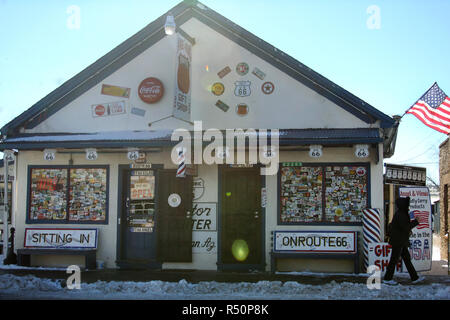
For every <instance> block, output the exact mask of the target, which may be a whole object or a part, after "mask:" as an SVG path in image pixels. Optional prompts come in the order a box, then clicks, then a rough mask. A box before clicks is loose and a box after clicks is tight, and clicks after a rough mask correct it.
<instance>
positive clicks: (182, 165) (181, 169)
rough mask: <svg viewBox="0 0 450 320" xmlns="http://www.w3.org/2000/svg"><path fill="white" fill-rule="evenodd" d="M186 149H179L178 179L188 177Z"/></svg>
mask: <svg viewBox="0 0 450 320" xmlns="http://www.w3.org/2000/svg"><path fill="white" fill-rule="evenodd" d="M185 154H186V152H185V148H178V170H177V178H184V177H185V176H186V156H185Z"/></svg>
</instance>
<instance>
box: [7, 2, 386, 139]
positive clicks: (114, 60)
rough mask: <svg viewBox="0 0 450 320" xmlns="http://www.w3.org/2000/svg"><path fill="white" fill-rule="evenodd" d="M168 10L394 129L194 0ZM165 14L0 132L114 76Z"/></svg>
mask: <svg viewBox="0 0 450 320" xmlns="http://www.w3.org/2000/svg"><path fill="white" fill-rule="evenodd" d="M169 12H170V13H171V14H172V15H173V16H174V17H175V21H176V24H177V25H182V24H183V23H184V22H186V21H187V20H189V19H190V18H192V17H194V18H196V19H198V20H200V21H201V22H203V23H204V24H206V25H208V26H209V27H211V28H212V29H213V30H215V31H216V32H218V33H220V34H222V35H223V36H225V37H227V38H228V39H230V40H232V41H234V42H235V43H237V44H238V45H240V46H242V47H244V48H245V49H247V50H248V51H250V52H251V53H253V54H255V55H256V56H258V57H259V58H261V59H263V60H264V61H266V62H268V63H270V64H271V65H273V66H274V67H276V68H278V69H280V70H281V71H283V72H284V73H286V74H288V75H289V76H291V77H292V78H294V79H296V80H298V81H299V82H301V83H302V84H304V85H305V86H307V87H309V88H310V89H312V90H314V91H316V92H317V93H319V94H321V95H322V96H324V97H326V98H327V99H329V100H330V101H332V102H334V103H335V104H337V105H338V106H340V107H342V108H343V109H345V110H347V111H348V112H350V113H351V114H353V115H354V116H356V117H357V118H359V119H361V120H362V121H364V122H366V123H375V122H376V121H378V120H379V121H380V125H381V127H382V128H391V127H393V125H394V123H395V121H394V119H392V118H391V117H389V116H388V115H386V114H384V113H382V112H381V111H379V110H377V109H376V108H374V107H373V106H371V105H370V104H368V103H366V102H364V101H363V100H361V99H360V98H358V97H356V96H355V95H353V94H351V93H350V92H348V91H347V90H345V89H343V88H341V87H340V86H338V85H336V84H335V83H333V82H332V81H330V80H328V79H327V78H325V77H323V76H322V75H320V74H318V73H317V72H315V71H313V70H312V69H310V68H308V67H307V66H305V65H304V64H302V63H301V62H299V61H297V60H296V59H294V58H292V57H291V56H289V55H287V54H286V53H284V52H283V51H281V50H279V49H277V48H275V47H273V46H272V45H270V44H269V43H267V42H265V41H264V40H262V39H260V38H258V37H257V36H255V35H253V34H251V33H250V32H248V31H246V30H245V29H243V28H241V27H240V26H238V25H237V24H235V23H233V22H232V21H230V20H228V19H227V18H225V17H223V16H221V15H220V14H218V13H217V12H215V11H214V10H211V9H209V8H208V7H206V6H204V5H203V4H201V3H200V2H198V1H196V0H185V1H183V2H181V3H179V4H178V5H176V6H175V7H174V8H172V9H171V10H169ZM169 12H166V13H164V14H163V15H162V16H160V17H159V18H158V19H156V20H155V21H153V22H152V23H150V24H149V25H147V26H146V27H145V28H143V29H142V30H141V31H139V32H138V33H136V34H135V35H133V36H132V37H131V38H129V39H127V40H126V41H124V42H123V43H122V44H120V45H119V46H117V47H116V48H114V49H113V50H111V51H110V52H109V53H107V54H106V55H104V56H103V57H102V58H100V59H99V60H97V61H96V62H94V63H93V64H92V65H90V66H89V67H87V68H86V69H84V70H83V71H81V72H80V73H78V74H77V75H75V76H74V77H72V78H71V79H69V80H68V81H66V82H65V83H63V84H62V85H61V86H60V87H58V88H57V89H55V90H54V91H53V92H51V93H50V94H48V95H47V96H45V97H44V98H42V99H41V100H40V101H38V102H37V103H36V104H34V105H33V106H32V107H31V108H29V109H28V110H26V111H25V112H23V113H22V114H20V115H19V116H18V117H16V118H15V119H13V120H12V121H10V122H9V123H8V124H6V125H5V126H4V127H3V128H1V133H2V135H15V134H17V133H18V130H19V128H20V127H25V128H26V129H32V128H34V127H36V126H37V125H38V124H39V123H41V122H42V121H44V120H45V119H47V118H48V117H49V116H51V115H52V114H54V113H55V112H57V111H58V110H60V109H61V108H63V107H64V106H66V105H67V104H68V103H70V102H71V101H73V100H74V99H76V98H77V97H79V96H80V95H81V94H83V93H84V92H86V91H87V90H89V89H90V88H92V87H93V86H95V85H97V84H98V83H100V82H101V81H102V80H104V79H105V78H106V77H108V76H109V75H111V74H112V73H113V72H115V71H116V70H118V69H119V68H121V67H122V66H124V65H125V64H126V63H128V62H129V61H131V60H132V59H134V58H135V57H136V56H138V55H139V54H141V53H142V52H144V51H145V50H146V49H148V48H149V47H151V46H152V45H153V44H155V43H156V42H158V41H159V40H161V39H162V38H163V37H165V36H166V35H165V32H164V23H165V18H166V16H167V14H168V13H169Z"/></svg>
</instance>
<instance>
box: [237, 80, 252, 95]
mask: <svg viewBox="0 0 450 320" xmlns="http://www.w3.org/2000/svg"><path fill="white" fill-rule="evenodd" d="M251 84H252V83H251V82H250V81H236V82H235V83H234V85H235V86H236V88H235V89H234V95H235V96H236V97H248V96H249V95H250V94H251V93H252V91H251V90H250V85H251Z"/></svg>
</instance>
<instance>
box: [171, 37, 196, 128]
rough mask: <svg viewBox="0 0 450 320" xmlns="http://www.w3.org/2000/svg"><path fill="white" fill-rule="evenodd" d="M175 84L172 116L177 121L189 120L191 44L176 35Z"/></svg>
mask: <svg viewBox="0 0 450 320" xmlns="http://www.w3.org/2000/svg"><path fill="white" fill-rule="evenodd" d="M177 36H178V38H177V54H176V61H175V66H176V70H177V71H176V72H177V74H176V76H175V78H176V83H175V99H174V105H173V116H174V117H175V118H178V119H182V120H186V121H190V120H191V91H190V86H191V79H190V77H191V62H192V44H191V43H190V42H189V41H187V40H186V39H185V38H184V37H182V36H181V35H180V34H177Z"/></svg>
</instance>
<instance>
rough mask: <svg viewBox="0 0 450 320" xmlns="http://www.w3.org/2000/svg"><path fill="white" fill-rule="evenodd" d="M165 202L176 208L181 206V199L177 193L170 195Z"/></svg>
mask: <svg viewBox="0 0 450 320" xmlns="http://www.w3.org/2000/svg"><path fill="white" fill-rule="evenodd" d="M167 202H168V203H169V206H171V207H172V208H176V207H178V206H179V205H180V204H181V197H180V195H179V194H177V193H172V194H171V195H170V196H169V198H168V199H167Z"/></svg>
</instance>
